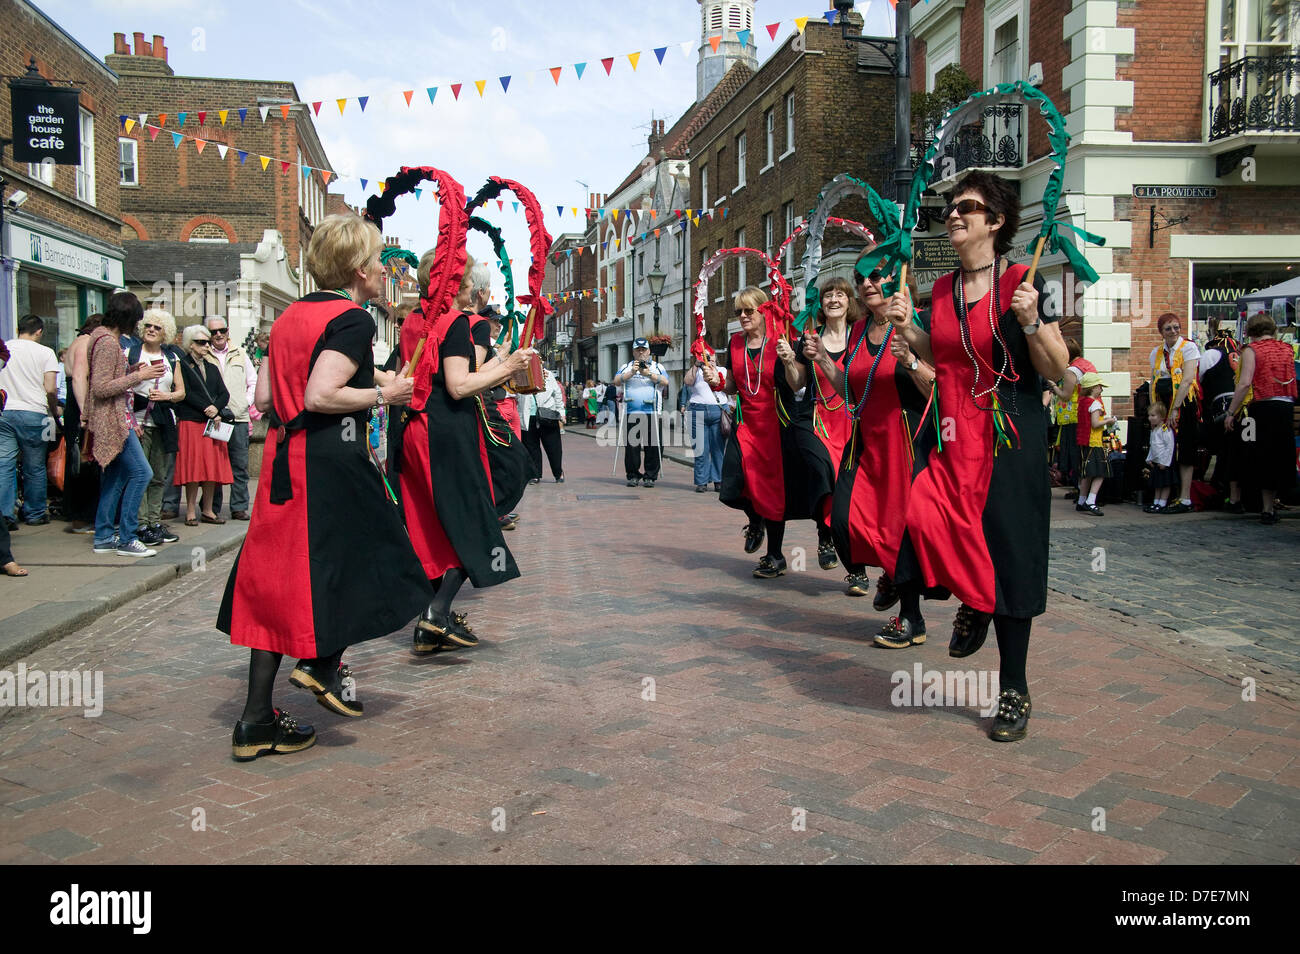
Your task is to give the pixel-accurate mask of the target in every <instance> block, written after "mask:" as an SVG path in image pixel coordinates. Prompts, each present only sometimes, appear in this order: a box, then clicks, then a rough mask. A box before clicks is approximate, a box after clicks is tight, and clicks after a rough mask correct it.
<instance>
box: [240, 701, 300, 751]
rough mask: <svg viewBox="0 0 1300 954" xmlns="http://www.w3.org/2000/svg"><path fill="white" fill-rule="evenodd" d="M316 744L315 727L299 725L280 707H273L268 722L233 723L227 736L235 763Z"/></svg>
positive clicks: (298, 749)
mask: <svg viewBox="0 0 1300 954" xmlns="http://www.w3.org/2000/svg"><path fill="white" fill-rule="evenodd" d="M315 744H316V730H315V729H313V728H312V727H311V726H309V725H299V724H298V720H297V719H295V718H293V717H292V716H290V715H289V713H287V712H285V711H284V710H283V709H276V710H275V718H273V719H272V720H271V721H270V722H236V723H235V731H234V734H233V735H232V736H231V737H230V745H231V755H232V756H234V759H235V761H236V762H251V761H252V760H253V759H255V758H257V757H258V756H262V755H280V754H282V753H285V752H301V751H302V750H303V749H309V748H311V747H312V746H313V745H315Z"/></svg>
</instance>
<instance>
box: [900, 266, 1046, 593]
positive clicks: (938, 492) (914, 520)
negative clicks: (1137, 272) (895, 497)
mask: <svg viewBox="0 0 1300 954" xmlns="http://www.w3.org/2000/svg"><path fill="white" fill-rule="evenodd" d="M1027 271H1028V268H1027V267H1026V266H1025V265H1012V266H1010V267H1009V268H1008V269H1007V271H1006V272H1005V273H1004V274H1002V276H1001V278H1000V281H999V283H998V284H999V292H998V298H997V305H996V306H995V307H994V308H993V311H994V312H996V314H995V315H994V316H993V317H992V318H990V303H989V296H988V295H986V296H985V297H984V298H981V299H980V300H979V301H977V302H970V303H968V305H967V315H968V316H969V318H968V320H967V321H966V322H965V325H964V327H963V324H962V323H961V322H959V321H958V317H957V306H956V304H955V302H954V292H953V282H954V281H960V280H961V279H960V273H954V274H953V275H949V276H945V277H943V278H941V279H939V280H938V281H937V282H936V283H935V286H934V293H933V303H932V309H931V315H930V322H931V329H930V345H931V348H932V349H933V352H934V360H935V373H936V375H937V380H938V385H939V408H940V414H941V415H942V418H943V433H942V435H941V436H942V450H941V451H940V450H937V449H935V450H931V451H930V453H929V455H928V459H927V460H926V462H925V466H924V467H922V468H921V469H920V470H919V472H918V473H917V476H916V478H915V480H914V481H913V482H912V488H911V495H910V497H909V498H908V502H907V528H908V538H909V540H910V546H907V545H905V546H904V552H903V554H902V555H901V557H900V560H899V570H898V580H897V582H900V583H901V582H905V581H913V582H916V583H919V584H920V585H922V586H926V587H935V586H939V587H943V588H945V589H947V590H948V591H950V592H951V593H953V594H954V595H956V596H957V598H958V599H960V600H961V601H962V602H963V603H965V604H966V605H967V606H969V607H971V608H972V609H974V610H978V611H980V612H983V613H995V614H999V615H1004V616H1012V617H1020V618H1030V617H1034V616H1037V615H1039V614H1040V613H1042V612H1043V611H1044V610H1045V609H1046V608H1047V545H1048V525H1049V517H1050V498H1051V483H1050V480H1049V477H1048V472H1047V418H1046V415H1044V414H1043V409H1042V396H1041V393H1040V391H1039V390H1038V374H1037V372H1036V371H1035V370H1034V366H1033V363H1032V362H1031V360H1030V357H1029V344H1028V342H1027V341H1026V340H1025V334H1024V331H1023V329H1022V328H1021V327H1020V323H1019V322H1018V321H1017V320H1016V317H1015V314H1014V313H1013V312H1012V311H1011V308H1010V303H1011V296H1012V293H1014V292H1015V290H1016V287H1017V286H1018V285H1019V284H1020V282H1022V281H1023V280H1024V276H1025V273H1026V272H1027ZM1037 284H1039V285H1041V282H1039V283H1037ZM991 294H992V291H990V295H991ZM1043 300H1044V298H1043V296H1042V294H1041V289H1040V295H1039V299H1038V301H1039V320H1040V321H1043V322H1048V321H1055V320H1056V319H1055V318H1053V317H1051V316H1048V315H1046V314H1044V313H1043ZM994 326H996V328H997V338H998V339H1000V340H995V334H994ZM1003 342H1005V347H1004V346H1003ZM1008 355H1009V358H1010V360H1009V361H1008V360H1007V357H1008ZM976 360H978V367H979V374H978V380H977V376H976V372H975V367H976V365H975V362H976ZM1013 377H1014V380H1010V379H1011V378H1013ZM995 381H996V387H995V386H994V384H995ZM972 392H973V394H972ZM995 396H996V405H995V401H994V398H995ZM995 406H996V408H997V410H998V412H999V415H1005V416H999V421H998V424H997V426H996V427H995V422H994V416H995V415H994V412H993V411H992V410H990V409H991V408H994V407H995ZM1001 435H1006V439H1005V440H1002V439H1001ZM995 442H997V443H995ZM995 447H996V453H995ZM909 551H910V552H909Z"/></svg>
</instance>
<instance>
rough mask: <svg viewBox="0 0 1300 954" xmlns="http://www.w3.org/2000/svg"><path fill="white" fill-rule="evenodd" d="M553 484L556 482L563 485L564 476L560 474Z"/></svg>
mask: <svg viewBox="0 0 1300 954" xmlns="http://www.w3.org/2000/svg"><path fill="white" fill-rule="evenodd" d="M555 482H556V483H557V484H562V483H564V475H563V474H560V476H559V477H556V478H555Z"/></svg>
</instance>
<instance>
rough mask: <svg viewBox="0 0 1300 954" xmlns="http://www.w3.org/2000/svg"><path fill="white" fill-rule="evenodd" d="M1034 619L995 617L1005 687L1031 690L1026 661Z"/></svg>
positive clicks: (1003, 685) (1018, 690) (995, 630)
mask: <svg viewBox="0 0 1300 954" xmlns="http://www.w3.org/2000/svg"><path fill="white" fill-rule="evenodd" d="M1033 623H1034V621H1033V619H1031V618H1029V617H1026V616H1001V615H995V616H994V617H993V630H994V632H996V633H997V635H998V656H999V667H1000V670H999V673H1000V674H999V677H998V683H999V685H1000V686H1001V687H1002V688H1003V689H1014V690H1016V692H1019V693H1021V694H1026V693H1028V692H1029V679H1028V677H1027V676H1026V675H1025V663H1026V661H1027V660H1028V658H1029V629H1030V627H1031V626H1032V625H1033Z"/></svg>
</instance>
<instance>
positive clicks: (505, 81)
mask: <svg viewBox="0 0 1300 954" xmlns="http://www.w3.org/2000/svg"><path fill="white" fill-rule="evenodd" d="M497 79H499V80H500V81H501V92H503V93H508V92H510V77H509V76H498V77H497Z"/></svg>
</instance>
